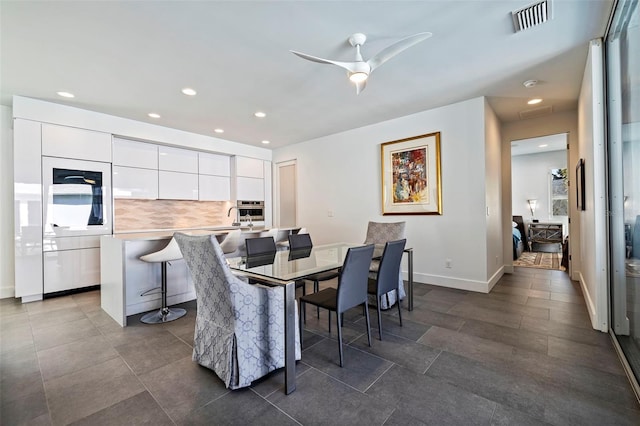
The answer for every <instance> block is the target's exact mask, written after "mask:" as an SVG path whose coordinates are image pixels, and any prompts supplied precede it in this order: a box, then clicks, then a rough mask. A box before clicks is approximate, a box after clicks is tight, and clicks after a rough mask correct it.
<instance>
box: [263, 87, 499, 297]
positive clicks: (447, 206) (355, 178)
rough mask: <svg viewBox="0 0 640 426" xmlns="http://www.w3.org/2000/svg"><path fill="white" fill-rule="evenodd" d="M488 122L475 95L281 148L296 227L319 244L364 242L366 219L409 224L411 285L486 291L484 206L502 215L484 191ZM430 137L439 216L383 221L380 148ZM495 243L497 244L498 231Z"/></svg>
mask: <svg viewBox="0 0 640 426" xmlns="http://www.w3.org/2000/svg"><path fill="white" fill-rule="evenodd" d="M489 114H491V113H489ZM485 119H486V117H485V100H484V98H475V99H470V100H467V101H464V102H460V103H457V104H453V105H448V106H445V107H441V108H436V109H432V110H429V111H424V112H421V113H417V114H413V115H409V116H405V117H401V118H398V119H394V120H389V121H385V122H381V123H377V124H374V125H371V126H367V127H362V128H359V129H354V130H350V131H347V132H343V133H338V134H335V135H331V136H327V137H323V138H319V139H315V140H312V141H307V142H303V143H299V144H295V145H290V146H286V147H283V148H279V149H277V150H275V151H274V153H273V161H274V163H278V162H282V161H287V160H293V159H295V160H297V165H298V207H299V211H298V220H299V223H298V225H300V226H305V227H307V228H308V230H309V232H310V233H311V235H312V236H313V240H314V242H316V243H317V244H321V243H328V242H335V241H348V242H362V241H364V238H365V234H366V230H367V222H368V221H370V220H373V221H387V222H395V221H406V223H407V227H406V230H407V246H408V247H413V249H414V271H415V279H416V281H419V282H425V283H431V284H436V285H443V286H450V287H456V288H465V289H470V290H474V291H483V292H486V291H488V289H489V283H488V279H487V276H488V275H489V274H488V271H487V235H486V233H487V216H486V205H487V203H489V202H490V203H491V205H490V213H491V214H493V212H492V210H494V209H493V206H495V214H496V215H499V211H500V210H499V205H500V204H499V203H500V200H499V197H498V196H497V195H491V196H490V197H487V196H486V191H485V178H486V172H485V168H486V164H485V155H486V153H485ZM496 127H497V125H496V123H495V122H492V124H491V128H492V130H491V135H492V138H493V137H494V136H493V135H494V134H495V133H497V129H496ZM432 132H441V154H442V155H441V165H442V203H443V214H442V215H441V216H438V215H430V216H425V215H413V216H382V214H381V188H380V187H381V176H380V173H381V170H380V144H381V143H384V142H389V141H393V140H398V139H402V138H407V137H411V136H417V135H421V134H427V133H432ZM495 161H498V160H495ZM492 162H493V160H492ZM492 162H490V163H492ZM492 167H493V166H492ZM492 173H493V174H497V173H499V171H493V172H492ZM498 192H499V190H498ZM498 217H499V216H498ZM498 220H499V219H498ZM492 238H497V239H498V240H501V239H502V236H501V235H500V232H499V230H498V232H497V235H496V236H493V237H492ZM509 244H510V243H509ZM509 247H511V245H509ZM491 250H492V255H493V252H494V251H497V250H498V249H496V248H495V247H493V244H492V248H491ZM445 259H451V260H452V267H451V268H450V269H448V268H445ZM405 270H406V267H405Z"/></svg>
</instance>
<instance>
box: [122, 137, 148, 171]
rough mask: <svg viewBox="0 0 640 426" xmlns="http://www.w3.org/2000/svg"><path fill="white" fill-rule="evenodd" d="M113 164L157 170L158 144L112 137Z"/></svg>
mask: <svg viewBox="0 0 640 426" xmlns="http://www.w3.org/2000/svg"><path fill="white" fill-rule="evenodd" d="M113 165H114V166H127V167H139V168H142V169H153V170H158V145H154V144H150V143H145V142H137V141H130V140H127V139H119V138H114V139H113Z"/></svg>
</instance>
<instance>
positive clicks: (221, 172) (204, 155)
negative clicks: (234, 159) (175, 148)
mask: <svg viewBox="0 0 640 426" xmlns="http://www.w3.org/2000/svg"><path fill="white" fill-rule="evenodd" d="M198 173H200V174H201V175H211V176H231V159H230V157H229V156H228V155H219V154H210V153H208V152H200V153H198Z"/></svg>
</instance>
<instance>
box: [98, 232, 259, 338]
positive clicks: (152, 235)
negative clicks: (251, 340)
mask: <svg viewBox="0 0 640 426" xmlns="http://www.w3.org/2000/svg"><path fill="white" fill-rule="evenodd" d="M233 229H238V228H237V227H221V228H208V229H176V230H158V231H149V232H136V233H126V234H113V235H103V236H102V237H101V238H100V282H101V287H100V297H101V307H102V309H103V310H104V311H105V312H106V313H107V314H109V315H110V316H111V317H112V318H113V319H114V320H115V321H116V322H117V323H118V324H120V325H121V326H122V327H125V326H126V325H127V317H128V316H131V315H135V314H139V313H142V312H147V311H151V310H154V309H159V308H160V305H161V299H162V295H161V293H160V291H159V286H160V282H161V277H160V271H161V269H160V265H159V264H154V263H148V262H144V261H142V260H140V256H142V255H145V254H149V253H153V252H156V251H158V250H161V249H163V248H164V247H165V246H166V245H167V244H168V243H169V241H170V240H171V238H172V236H173V234H174V233H175V232H184V233H187V234H192V235H210V234H212V235H215V236H216V238H217V239H218V241H222V240H223V239H224V238H225V236H226V234H227V233H228V232H229V231H231V230H233ZM240 229H242V232H243V234H255V236H258V234H259V233H260V232H262V231H265V230H267V229H266V228H264V227H253V228H249V227H242V228H240ZM155 287H158V291H157V292H156V291H152V292H150V293H147V291H148V290H150V289H152V288H155ZM143 294H144V295H143ZM195 298H196V293H195V289H194V287H193V282H192V280H191V274H190V273H189V271H188V269H187V266H186V264H185V262H184V260H182V259H180V260H176V261H172V262H169V265H168V267H167V303H168V305H169V306H171V305H175V304H178V303H183V302H187V301H189V300H194V299H195Z"/></svg>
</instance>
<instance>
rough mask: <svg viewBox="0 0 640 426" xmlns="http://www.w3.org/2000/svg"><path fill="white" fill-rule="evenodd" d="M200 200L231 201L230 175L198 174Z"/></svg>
mask: <svg viewBox="0 0 640 426" xmlns="http://www.w3.org/2000/svg"><path fill="white" fill-rule="evenodd" d="M198 180H199V185H198V195H199V197H200V198H199V199H200V201H229V200H230V199H231V178H230V177H228V176H208V175H199V176H198Z"/></svg>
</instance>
